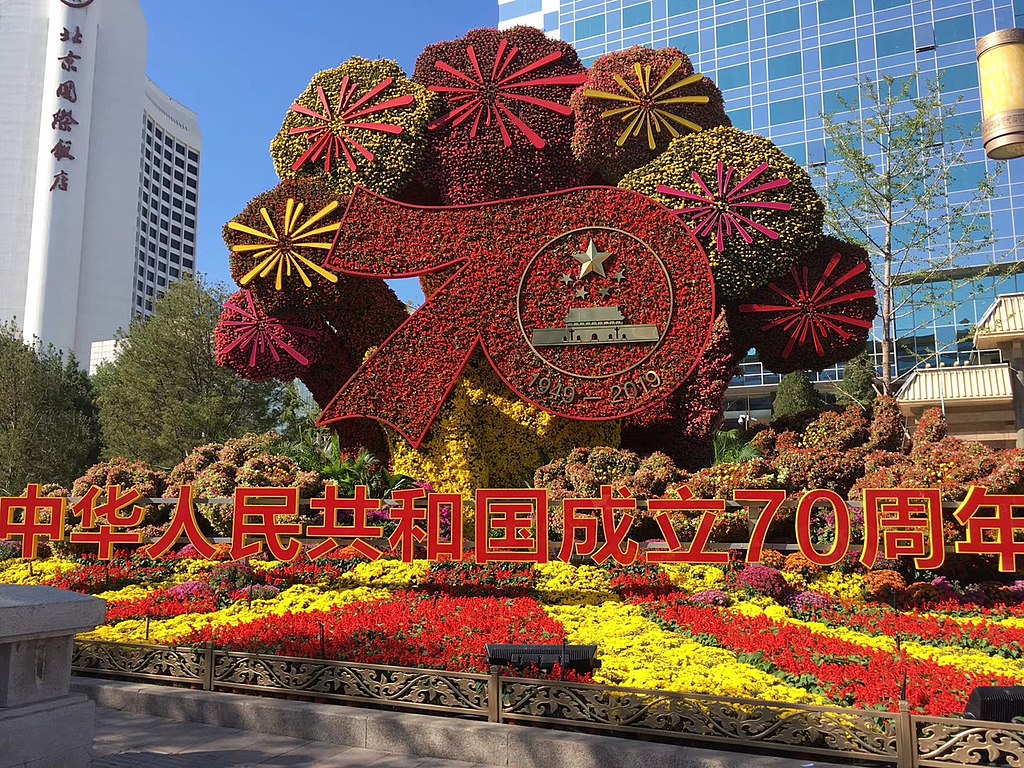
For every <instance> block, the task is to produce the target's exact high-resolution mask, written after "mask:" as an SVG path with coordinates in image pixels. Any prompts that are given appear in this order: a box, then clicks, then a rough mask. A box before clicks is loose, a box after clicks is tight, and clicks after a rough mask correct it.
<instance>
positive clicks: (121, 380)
mask: <svg viewBox="0 0 1024 768" xmlns="http://www.w3.org/2000/svg"><path fill="white" fill-rule="evenodd" d="M225 298H226V294H225V293H224V292H223V291H222V290H221V289H220V288H210V287H208V286H206V285H204V284H203V283H202V282H197V281H193V280H182V281H180V282H178V283H175V284H174V285H173V286H171V288H170V289H169V290H168V292H167V294H166V295H165V296H164V297H163V298H162V299H160V300H159V301H158V302H157V303H156V307H155V314H154V315H153V317H151V318H150V319H148V320H142V319H137V320H135V321H133V322H132V324H131V327H130V328H129V330H128V332H127V333H122V334H120V336H119V340H118V341H119V345H118V355H117V358H116V359H115V360H114V361H113V362H111V363H108V364H107V365H105V366H103V367H102V368H101V369H100V371H99V373H98V374H97V376H96V378H95V380H94V381H95V384H96V387H97V390H98V393H99V395H98V402H99V407H100V425H101V427H102V435H103V446H104V448H103V451H104V455H105V456H126V457H128V458H133V459H139V460H142V461H145V462H146V463H148V464H151V465H153V466H155V467H162V468H170V467H173V466H174V465H175V464H177V463H178V462H180V461H181V460H182V459H184V458H185V456H187V455H188V454H189V452H190V451H191V450H192V449H193V448H195V447H196V446H198V445H202V444H204V443H210V442H223V441H225V440H228V439H230V438H233V437H238V436H240V435H244V434H246V433H248V432H264V431H266V430H268V429H271V428H272V427H273V426H274V425H275V424H276V423H277V416H278V412H279V410H280V399H281V388H280V385H278V384H276V383H272V382H252V381H247V380H245V379H240V378H238V377H237V376H235V374H233V373H232V372H230V371H228V370H226V369H224V368H221V367H220V366H218V365H217V364H216V362H215V361H214V357H213V348H212V338H213V329H214V327H215V326H216V325H217V318H218V317H219V316H220V312H221V307H222V305H223V303H224V299H225Z"/></svg>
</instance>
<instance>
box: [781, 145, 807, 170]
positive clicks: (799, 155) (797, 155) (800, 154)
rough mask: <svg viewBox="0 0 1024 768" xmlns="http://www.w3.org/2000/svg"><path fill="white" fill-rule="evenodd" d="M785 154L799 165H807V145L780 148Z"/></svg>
mask: <svg viewBox="0 0 1024 768" xmlns="http://www.w3.org/2000/svg"><path fill="white" fill-rule="evenodd" d="M779 149H781V150H782V151H783V152H785V153H786V154H787V155H789V156H790V157H791V158H793V160H794V162H795V163H796V164H797V165H807V145H806V144H804V143H802V142H801V143H800V144H790V145H788V146H785V147H779Z"/></svg>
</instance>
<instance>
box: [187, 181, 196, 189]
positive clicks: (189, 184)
mask: <svg viewBox="0 0 1024 768" xmlns="http://www.w3.org/2000/svg"><path fill="white" fill-rule="evenodd" d="M185 183H186V184H188V186H190V187H192V189H195V188H196V187H198V186H199V185H198V184H197V183H196V180H195V179H187V180H186V181H185Z"/></svg>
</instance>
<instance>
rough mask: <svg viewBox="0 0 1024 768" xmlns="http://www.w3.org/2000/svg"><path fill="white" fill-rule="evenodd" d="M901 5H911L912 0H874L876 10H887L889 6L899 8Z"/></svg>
mask: <svg viewBox="0 0 1024 768" xmlns="http://www.w3.org/2000/svg"><path fill="white" fill-rule="evenodd" d="M901 5H910V0H874V6H875V10H876V11H885V10H888V9H889V8H897V7H899V6H901Z"/></svg>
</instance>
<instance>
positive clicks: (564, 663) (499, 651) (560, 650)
mask: <svg viewBox="0 0 1024 768" xmlns="http://www.w3.org/2000/svg"><path fill="white" fill-rule="evenodd" d="M596 653H597V646H596V645H564V644H563V645H517V644H509V645H498V644H495V643H488V644H487V663H488V664H490V665H492V666H501V667H512V668H513V669H527V668H528V667H537V668H538V669H540V670H542V671H543V672H550V671H551V670H552V669H554V666H555V664H559V665H561V667H562V669H563V670H568V669H571V670H573V671H575V672H577V673H579V674H581V675H585V674H587V673H588V672H593V671H594V670H595V669H597V668H598V667H600V666H601V662H600V661H599V660H598V659H595V658H594V654H596Z"/></svg>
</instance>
